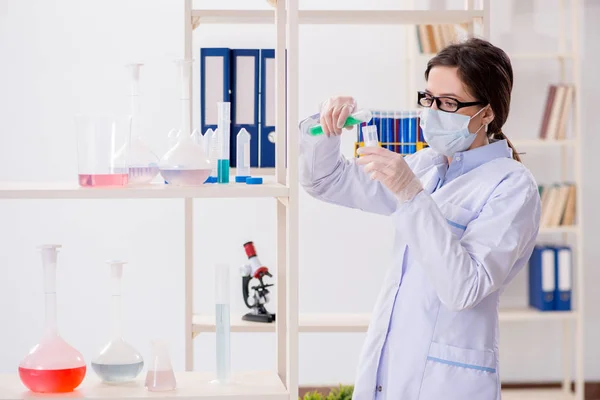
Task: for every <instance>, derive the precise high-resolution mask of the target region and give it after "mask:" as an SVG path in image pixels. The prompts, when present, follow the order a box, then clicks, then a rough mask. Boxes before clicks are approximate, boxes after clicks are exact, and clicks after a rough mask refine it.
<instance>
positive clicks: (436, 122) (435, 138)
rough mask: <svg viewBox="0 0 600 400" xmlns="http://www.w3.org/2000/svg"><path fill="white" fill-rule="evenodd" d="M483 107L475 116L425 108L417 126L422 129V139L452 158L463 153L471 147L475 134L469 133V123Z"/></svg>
mask: <svg viewBox="0 0 600 400" xmlns="http://www.w3.org/2000/svg"><path fill="white" fill-rule="evenodd" d="M483 110H485V107H484V108H482V109H481V110H479V111H477V113H476V114H475V115H473V116H472V117H469V116H468V115H462V114H456V113H449V112H444V111H440V110H435V109H432V108H425V109H424V110H423V111H422V113H421V122H420V123H419V125H420V126H421V129H423V137H424V138H425V141H426V142H427V144H428V145H429V146H430V147H431V148H432V149H434V150H436V151H438V152H440V153H442V154H444V155H445V156H447V157H452V156H453V155H454V153H456V152H458V151H464V150H466V149H468V148H469V146H471V144H472V143H473V141H474V140H475V138H476V137H477V132H479V130H480V129H481V128H483V125H481V127H480V128H479V129H477V132H475V133H471V132H469V122H470V121H471V119H472V118H475V117H476V116H477V115H478V114H479V113H480V112H482V111H483Z"/></svg>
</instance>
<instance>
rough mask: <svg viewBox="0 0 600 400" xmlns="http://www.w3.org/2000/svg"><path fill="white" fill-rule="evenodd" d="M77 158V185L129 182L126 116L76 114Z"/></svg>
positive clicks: (91, 185)
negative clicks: (121, 117) (125, 149)
mask: <svg viewBox="0 0 600 400" xmlns="http://www.w3.org/2000/svg"><path fill="white" fill-rule="evenodd" d="M75 125H76V129H77V158H78V164H79V166H78V170H79V171H78V172H79V185H80V186H85V187H95V186H104V187H109V186H125V185H127V183H128V181H129V166H128V160H127V152H126V151H122V149H123V148H124V147H126V146H127V145H128V143H129V141H130V134H129V133H130V131H129V118H126V119H125V118H123V119H117V118H114V117H112V116H109V115H78V116H76V117H75Z"/></svg>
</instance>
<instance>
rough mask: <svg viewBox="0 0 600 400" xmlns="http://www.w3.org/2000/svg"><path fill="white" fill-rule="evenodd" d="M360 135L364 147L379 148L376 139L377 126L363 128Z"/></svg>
mask: <svg viewBox="0 0 600 400" xmlns="http://www.w3.org/2000/svg"><path fill="white" fill-rule="evenodd" d="M362 133H363V140H364V142H365V146H366V147H377V146H379V139H378V138H377V125H367V126H363V127H362Z"/></svg>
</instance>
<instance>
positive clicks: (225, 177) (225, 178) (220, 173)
mask: <svg viewBox="0 0 600 400" xmlns="http://www.w3.org/2000/svg"><path fill="white" fill-rule="evenodd" d="M217 182H219V183H229V160H217Z"/></svg>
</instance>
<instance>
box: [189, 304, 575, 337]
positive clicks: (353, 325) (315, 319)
mask: <svg viewBox="0 0 600 400" xmlns="http://www.w3.org/2000/svg"><path fill="white" fill-rule="evenodd" d="M498 318H499V320H500V321H563V320H574V319H575V318H577V313H576V312H574V311H560V312H559V311H544V312H542V311H538V310H536V309H533V308H514V309H501V310H500V313H499V316H498ZM370 319H371V315H370V314H334V313H331V314H327V313H323V314H300V317H299V319H298V330H299V332H301V333H316V332H319V333H333V332H337V333H353V332H354V333H360V332H366V331H367V328H368V327H369V321H370ZM192 326H193V329H192V331H193V333H194V335H195V336H196V335H198V334H200V333H207V332H214V331H215V317H214V315H200V314H196V315H194V317H193V319H192ZM231 332H275V324H274V323H263V322H249V321H244V320H242V314H233V315H231Z"/></svg>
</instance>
